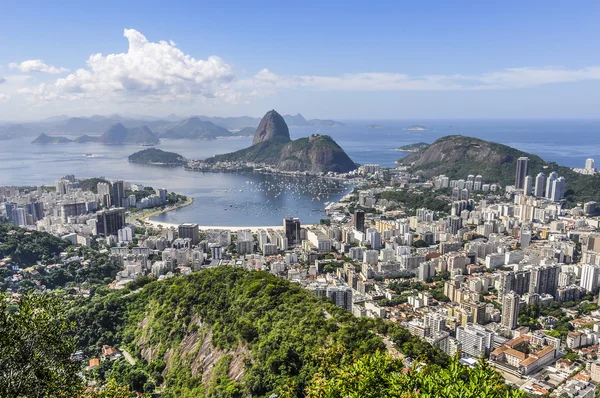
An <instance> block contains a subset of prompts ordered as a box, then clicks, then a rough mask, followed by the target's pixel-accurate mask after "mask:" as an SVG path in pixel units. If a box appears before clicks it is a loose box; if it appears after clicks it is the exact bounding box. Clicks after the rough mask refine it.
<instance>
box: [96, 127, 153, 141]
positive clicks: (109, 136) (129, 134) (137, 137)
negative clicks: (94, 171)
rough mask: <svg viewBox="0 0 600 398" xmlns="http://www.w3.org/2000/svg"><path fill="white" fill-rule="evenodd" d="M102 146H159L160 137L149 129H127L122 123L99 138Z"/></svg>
mask: <svg viewBox="0 0 600 398" xmlns="http://www.w3.org/2000/svg"><path fill="white" fill-rule="evenodd" d="M98 142H99V143H102V144H147V145H150V144H158V142H159V139H158V137H157V136H156V135H155V134H154V133H153V132H152V131H151V130H150V129H149V128H148V127H147V126H143V127H133V128H127V127H125V126H123V125H122V124H121V123H117V124H115V125H112V126H111V127H110V128H109V129H108V130H106V131H105V132H104V134H102V135H101V136H100V137H99V138H98Z"/></svg>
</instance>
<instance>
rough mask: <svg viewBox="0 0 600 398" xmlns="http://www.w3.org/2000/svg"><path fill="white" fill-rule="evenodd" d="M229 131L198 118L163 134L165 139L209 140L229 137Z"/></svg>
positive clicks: (188, 120) (185, 121)
mask: <svg viewBox="0 0 600 398" xmlns="http://www.w3.org/2000/svg"><path fill="white" fill-rule="evenodd" d="M230 135H231V133H230V132H229V130H227V129H225V128H223V127H221V126H217V125H216V124H214V123H213V122H209V121H204V120H200V119H199V118H197V117H192V118H189V119H185V120H183V121H181V122H179V123H177V124H176V125H175V126H173V127H171V128H170V129H168V130H167V131H166V132H164V133H163V134H161V137H163V138H171V139H182V138H187V139H197V140H209V139H215V138H217V137H228V136H230Z"/></svg>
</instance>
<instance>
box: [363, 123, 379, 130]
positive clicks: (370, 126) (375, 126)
mask: <svg viewBox="0 0 600 398" xmlns="http://www.w3.org/2000/svg"><path fill="white" fill-rule="evenodd" d="M365 128H368V129H382V128H383V126H382V125H381V124H374V123H373V124H367V125H366V126H365Z"/></svg>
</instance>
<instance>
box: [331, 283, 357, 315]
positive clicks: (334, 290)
mask: <svg viewBox="0 0 600 398" xmlns="http://www.w3.org/2000/svg"><path fill="white" fill-rule="evenodd" d="M327 298H328V299H329V300H330V301H333V302H334V303H335V304H336V305H338V306H340V307H342V308H345V309H347V310H348V311H350V312H352V288H351V287H348V286H329V287H327Z"/></svg>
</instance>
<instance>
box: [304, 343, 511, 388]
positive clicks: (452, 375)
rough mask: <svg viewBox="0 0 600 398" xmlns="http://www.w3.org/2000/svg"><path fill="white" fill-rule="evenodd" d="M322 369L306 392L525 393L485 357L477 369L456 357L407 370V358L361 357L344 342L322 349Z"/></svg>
mask: <svg viewBox="0 0 600 398" xmlns="http://www.w3.org/2000/svg"><path fill="white" fill-rule="evenodd" d="M320 357H321V364H320V367H319V371H318V372H317V373H316V374H315V375H314V377H313V378H312V380H311V383H310V384H309V386H308V387H307V388H306V396H307V397H323V398H333V397H336V398H337V397H352V398H354V397H356V398H359V397H360V398H371V397H372V398H376V397H398V398H400V397H447V398H465V397H466V398H476V397H489V398H491V397H506V398H519V397H522V396H523V392H521V391H518V390H515V389H512V388H510V387H508V386H507V385H506V384H505V383H504V380H503V379H502V376H500V374H498V373H497V372H495V371H494V370H493V369H492V368H491V367H490V366H489V365H488V364H487V363H486V362H485V360H481V361H480V362H479V364H478V366H477V367H476V368H475V369H471V368H469V367H466V366H462V365H461V364H460V363H459V362H458V357H454V358H453V359H452V360H451V361H450V363H449V364H448V366H446V367H444V368H440V367H439V366H436V365H427V364H422V363H415V365H413V367H412V368H411V369H409V371H408V372H402V368H403V366H402V361H400V360H398V359H394V358H392V357H391V356H390V355H389V354H385V353H381V352H379V351H377V352H375V353H374V354H368V355H364V356H362V357H359V358H356V357H354V356H352V355H348V354H347V353H346V352H344V350H343V349H341V348H340V347H334V348H332V349H329V350H325V352H324V353H322V354H321V356H320Z"/></svg>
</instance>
